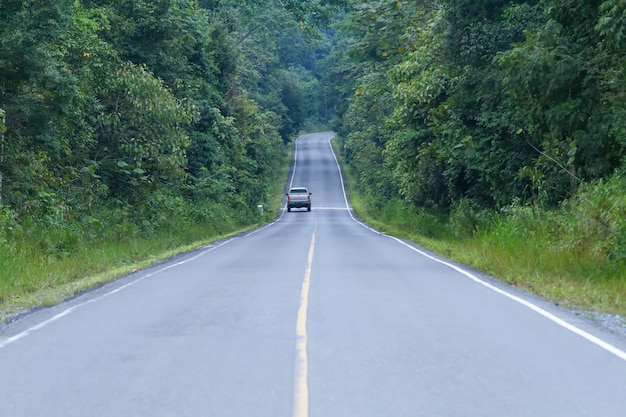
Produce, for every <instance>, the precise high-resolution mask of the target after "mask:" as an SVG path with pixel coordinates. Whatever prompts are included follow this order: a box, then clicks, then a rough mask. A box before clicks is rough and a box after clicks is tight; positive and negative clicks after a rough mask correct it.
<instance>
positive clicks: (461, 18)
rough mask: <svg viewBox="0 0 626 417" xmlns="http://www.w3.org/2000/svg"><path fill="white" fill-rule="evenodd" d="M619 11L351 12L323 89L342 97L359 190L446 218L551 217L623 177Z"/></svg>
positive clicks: (584, 0)
mask: <svg viewBox="0 0 626 417" xmlns="http://www.w3.org/2000/svg"><path fill="white" fill-rule="evenodd" d="M625 13H626V6H625V5H624V3H623V2H618V1H598V0H596V1H588V0H541V1H536V0H533V1H519V0H517V1H513V2H511V1H503V0H481V1H470V0H467V1H464V0H463V1H458V0H455V1H452V0H438V1H432V0H412V1H386V0H369V1H364V2H358V3H356V4H355V5H354V7H353V8H352V9H351V11H350V13H349V14H348V16H347V18H346V19H345V20H344V22H343V23H342V25H341V26H340V27H339V28H338V31H339V34H338V36H337V37H336V40H335V46H334V49H333V56H334V59H333V60H332V63H331V62H329V63H328V64H327V65H328V74H327V78H326V80H325V81H326V82H327V83H328V84H329V85H325V86H324V90H327V91H332V92H335V93H336V92H338V93H339V94H341V98H342V99H341V101H337V100H336V99H331V100H329V101H328V103H329V105H333V106H334V107H335V108H336V110H337V114H336V119H335V129H336V130H337V131H338V132H339V133H340V135H341V137H342V140H343V146H344V148H345V151H346V156H347V160H348V162H349V164H350V165H352V166H353V168H354V169H355V171H356V173H357V175H358V178H359V181H360V182H359V183H360V184H361V185H362V186H363V187H364V189H365V190H366V191H367V192H369V193H370V194H371V195H372V196H373V198H374V199H376V198H377V197H376V196H382V197H383V198H380V201H384V199H386V198H389V197H396V198H402V199H404V200H406V201H407V202H410V204H411V205H413V206H415V207H418V208H419V207H422V208H435V209H438V210H442V211H444V212H445V211H448V210H450V209H451V208H453V207H455V206H456V205H458V204H459V203H460V202H461V201H465V200H467V201H470V202H471V203H472V204H474V205H475V206H477V207H482V208H499V207H504V206H506V205H508V204H511V203H513V202H526V203H534V204H541V205H546V206H552V205H555V204H558V203H559V202H561V201H563V200H564V199H567V198H570V197H572V196H573V195H575V194H576V192H577V190H578V189H579V187H580V185H581V184H583V183H586V182H589V181H594V180H598V179H602V178H606V177H609V176H612V175H619V174H621V173H623V171H624V162H625V160H624V144H625V143H624V137H626V136H625V133H626V130H625V128H626V126H625V123H624V120H625V118H624V109H625V108H626V107H625V104H626V103H624V97H625V94H624V93H625V83H624V80H625V75H626V73H625V71H624V68H625V67H624V65H623V63H624V58H625V57H624V52H625V49H624V46H623V44H624V43H623V42H622V40H623V36H624V33H625V32H624V28H625V27H626V14H625ZM346 57H347V58H346ZM330 96H331V95H329V97H330ZM335 96H336V94H335Z"/></svg>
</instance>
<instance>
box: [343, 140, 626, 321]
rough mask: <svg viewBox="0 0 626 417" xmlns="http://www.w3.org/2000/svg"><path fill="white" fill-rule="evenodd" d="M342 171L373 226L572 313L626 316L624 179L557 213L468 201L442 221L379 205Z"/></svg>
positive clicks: (395, 204)
mask: <svg viewBox="0 0 626 417" xmlns="http://www.w3.org/2000/svg"><path fill="white" fill-rule="evenodd" d="M337 154H338V155H339V154H340V153H339V152H337ZM342 165H343V167H344V172H345V173H346V176H347V178H348V181H347V183H348V190H349V194H350V199H351V204H352V207H353V208H354V210H355V212H356V213H357V215H358V216H359V217H360V218H362V219H363V220H364V221H365V222H367V223H368V224H370V225H372V226H373V227H374V228H376V229H378V230H380V231H383V232H385V233H388V234H392V235H394V236H398V237H402V238H406V239H409V240H411V241H413V242H416V243H418V244H420V245H422V246H423V247H425V248H428V249H430V250H432V251H434V252H436V253H439V254H441V255H443V256H446V257H447V258H449V259H452V260H454V261H458V262H461V263H463V264H465V265H468V266H471V267H473V268H476V269H478V270H480V271H483V272H485V273H487V274H489V275H492V276H494V277H496V278H498V279H500V280H501V281H503V282H506V283H509V284H512V285H515V286H516V287H518V288H521V289H523V290H525V291H527V292H530V293H532V294H536V295H539V296H541V297H542V298H544V299H547V300H549V301H551V302H554V303H556V304H559V305H562V306H564V307H566V308H571V309H576V310H583V311H594V312H599V313H607V314H616V315H620V316H622V317H625V316H626V302H625V301H626V226H625V225H626V221H625V220H624V219H626V198H625V197H624V195H625V192H624V190H625V189H626V186H625V184H624V180H623V179H621V178H619V177H616V178H614V179H612V180H610V181H607V182H603V183H597V184H592V185H588V186H586V187H583V188H582V189H581V192H580V193H579V195H578V196H577V198H576V199H572V200H571V201H569V202H567V203H565V204H563V205H562V206H561V207H559V208H556V209H551V210H546V209H540V208H538V207H528V206H521V205H513V206H511V207H507V208H506V209H504V210H502V211H499V212H488V211H476V210H473V209H472V207H471V206H470V205H469V203H467V202H462V203H461V204H459V206H458V207H457V208H456V209H455V210H453V211H452V213H450V214H447V215H445V216H437V215H433V214H431V213H427V212H425V211H422V212H420V211H417V210H415V209H414V208H413V207H411V206H410V205H409V204H406V203H404V202H403V201H399V200H398V201H390V202H387V203H384V204H380V202H376V201H375V200H374V199H372V198H369V197H368V196H366V195H364V194H363V193H361V191H360V190H359V189H358V187H355V184H356V182H355V181H354V178H353V177H352V175H351V173H350V169H349V168H346V167H345V164H342Z"/></svg>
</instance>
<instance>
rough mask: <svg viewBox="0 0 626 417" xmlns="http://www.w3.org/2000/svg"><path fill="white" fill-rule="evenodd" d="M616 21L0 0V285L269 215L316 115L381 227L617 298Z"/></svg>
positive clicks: (291, 3) (477, 6) (592, 298)
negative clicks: (292, 151) (296, 146)
mask: <svg viewBox="0 0 626 417" xmlns="http://www.w3.org/2000/svg"><path fill="white" fill-rule="evenodd" d="M625 35H626V3H624V2H623V1H615V0H607V1H600V0H533V1H521V0H513V1H511V0H412V1H402V0H393V1H390V0H366V1H351V0H319V1H298V0H286V1H280V2H275V1H270V0H243V1H234V0H157V1H147V0H131V1H128V0H125V1H121V0H59V1H51V0H37V1H36V0H27V1H15V0H5V1H3V2H2V3H0V39H2V43H0V119H1V120H2V121H3V123H0V266H1V268H0V305H2V306H3V309H8V310H15V309H17V308H19V307H20V306H29V305H34V304H39V303H48V302H55V300H58V299H59V297H61V298H62V297H65V296H67V295H71V294H73V293H75V292H76V291H79V290H80V288H84V287H85V286H89V285H97V284H98V283H100V282H104V281H106V280H108V279H111V277H114V276H118V275H121V274H124V273H127V272H128V271H130V270H132V269H134V268H137V267H141V266H142V265H147V264H149V263H150V262H154V261H155V260H156V259H157V258H159V257H162V256H167V254H169V253H175V252H176V251H179V250H181V248H189V247H195V246H197V245H201V244H203V243H204V242H208V241H210V240H211V239H215V238H217V237H220V236H225V235H228V234H230V233H235V232H236V231H238V230H241V229H242V228H246V227H251V226H254V225H256V224H259V223H261V222H264V221H267V220H268V219H269V218H271V216H273V214H274V213H275V212H276V210H277V209H278V204H279V201H280V198H281V195H282V186H283V184H284V181H285V178H286V177H287V169H288V162H287V161H288V158H287V153H288V150H289V148H290V146H291V144H292V140H293V139H294V138H295V137H296V136H297V135H298V133H299V132H301V131H302V130H306V129H309V130H311V129H312V128H313V126H325V125H326V124H330V125H331V126H332V129H333V130H335V131H336V132H337V140H336V145H337V147H338V149H339V151H340V154H341V155H342V159H343V161H344V163H345V165H346V166H347V171H348V172H349V173H350V177H351V180H350V186H351V189H352V197H353V199H354V202H355V207H356V208H357V210H358V211H359V213H360V214H361V215H362V216H364V217H366V218H367V219H368V220H369V221H371V222H372V223H374V224H376V225H377V226H378V227H380V228H383V229H385V230H390V231H393V232H394V233H397V234H402V235H404V236H408V237H410V238H412V239H414V240H416V241H419V242H421V243H423V244H425V245H427V246H429V247H431V248H433V249H435V250H437V251H439V252H441V253H442V254H444V255H447V256H451V257H453V258H455V259H458V260H461V261H463V262H466V263H468V264H471V265H474V266H476V267H478V268H480V269H482V270H485V271H486V272H489V273H492V274H494V275H496V276H498V277H500V278H502V279H504V280H506V281H508V282H510V283H513V284H515V285H518V286H520V287H522V288H525V289H527V290H529V291H532V292H535V293H538V294H541V295H542V296H545V297H548V298H550V299H553V300H555V301H556V302H559V303H562V304H566V305H568V306H572V307H576V308H583V309H596V310H602V311H610V312H617V313H620V314H626V303H624V302H623V300H624V297H626V278H625V277H626V220H625V219H626V192H625V191H626V159H625V155H626V154H625V152H624V151H625V146H626V66H625V65H624V62H626V44H625V43H624V42H623V40H624V39H625ZM259 204H261V205H264V206H265V215H264V216H260V215H259V212H258V210H257V205H259ZM85 277H88V278H87V279H85ZM59 289H60V290H59Z"/></svg>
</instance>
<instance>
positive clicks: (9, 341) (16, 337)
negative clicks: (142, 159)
mask: <svg viewBox="0 0 626 417" xmlns="http://www.w3.org/2000/svg"><path fill="white" fill-rule="evenodd" d="M272 224H274V223H271V224H269V225H267V226H265V227H269V226H271V225H272ZM259 230H260V229H259ZM257 231H258V230H257ZM257 231H255V232H252V233H250V234H254V233H256V232H257ZM250 234H249V235H250ZM235 239H237V237H233V238H230V239H228V240H225V241H224V242H222V243H220V244H218V245H215V246H211V247H209V248H208V249H206V250H204V251H202V252H200V253H198V254H197V255H195V256H192V257H190V258H187V259H185V260H182V261H180V262H176V263H174V264H170V265H167V266H164V267H163V268H161V269H158V270H156V271H154V272H151V273H149V274H146V275H144V276H141V277H139V278H137V279H135V280H133V281H131V282H129V283H128V284H124V285H122V286H120V287H118V288H115V289H114V290H111V291H109V292H107V293H105V294H102V295H100V296H98V297H95V298H92V299H90V300H87V301H84V302H82V303H80V304H77V305H74V306H72V307H69V308H67V309H65V310H63V311H61V312H60V313H58V314H56V315H55V316H52V317H50V318H49V319H47V320H44V321H42V322H41V323H39V324H36V325H34V326H32V327H30V328H28V329H26V330H24V331H23V332H21V333H18V334H16V335H14V336H11V337H9V338H7V339H5V340H2V341H0V349H2V348H4V347H6V346H8V345H10V344H12V343H14V342H17V341H18V340H20V339H23V338H25V337H26V336H28V335H30V334H31V333H32V332H35V331H37V330H40V329H42V328H44V327H46V326H48V325H49V324H52V323H54V322H55V321H58V320H59V319H61V318H63V317H65V316H67V315H68V314H70V313H72V312H74V311H75V310H77V309H79V308H81V307H83V306H85V305H87V304H90V303H94V302H96V301H99V300H102V299H103V298H105V297H108V296H110V295H112V294H115V293H118V292H120V291H122V290H125V289H126V288H129V287H131V286H133V285H135V284H137V283H139V282H141V281H143V280H145V279H147V278H149V277H152V276H154V275H156V274H159V273H161V272H163V271H167V270H168V269H172V268H175V267H177V266H180V265H184V264H186V263H189V262H191V261H194V260H196V259H198V258H200V257H201V256H204V255H205V254H207V253H209V252H211V251H213V250H215V249H217V248H219V247H222V246H224V245H226V244H228V243H230V242H232V241H233V240H235Z"/></svg>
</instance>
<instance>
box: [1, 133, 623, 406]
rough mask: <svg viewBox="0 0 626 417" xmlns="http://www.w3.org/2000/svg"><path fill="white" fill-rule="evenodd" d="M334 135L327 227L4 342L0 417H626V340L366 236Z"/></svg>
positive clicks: (272, 233) (32, 320)
mask: <svg viewBox="0 0 626 417" xmlns="http://www.w3.org/2000/svg"><path fill="white" fill-rule="evenodd" d="M331 136H332V135H331V134H330V133H321V134H312V135H306V136H303V137H301V138H299V140H298V142H297V152H296V164H295V169H294V172H293V176H292V177H291V178H290V180H289V183H290V184H291V185H295V186H306V187H308V188H309V189H310V191H312V192H313V209H312V211H311V212H307V211H306V210H302V211H299V210H294V211H293V212H291V213H287V212H286V211H284V210H283V211H282V212H281V215H280V218H279V219H278V220H277V221H276V222H273V223H272V224H270V225H268V226H265V227H263V228H260V229H258V230H255V231H254V232H252V233H249V234H246V235H242V236H238V237H235V238H232V239H229V240H225V241H221V242H216V243H214V244H213V245H210V246H208V247H205V248H202V249H199V250H197V251H194V252H191V253H188V254H185V255H183V256H180V257H177V258H175V259H172V260H171V261H169V262H168V263H165V264H160V265H156V266H154V267H152V268H150V269H148V270H144V271H141V272H139V273H136V274H132V275H129V276H128V277H125V278H123V279H121V280H118V281H116V282H114V283H111V284H109V285H106V286H104V287H102V288H99V289H97V290H94V291H90V292H88V293H86V294H84V295H82V296H81V297H78V298H76V299H74V300H72V301H69V302H66V303H63V304H60V305H58V306H55V307H52V308H47V309H43V310H39V311H36V312H33V313H31V314H29V315H27V316H25V317H23V318H21V319H19V320H17V321H15V322H13V323H10V324H8V325H3V326H2V327H0V416H3V417H5V416H6V417H12V416H16V417H37V416H46V417H50V416H63V417H70V416H81V417H83V416H107V417H111V416H124V417H127V416H150V417H155V416H176V417H180V416H220V417H229V416H246V417H248V416H259V417H262V416H267V417H282V416H284V417H308V416H311V417H334V416H336V417H350V416H354V417H369V416H371V417H383V416H390V417H400V416H407V417H409V416H410V417H416V416H424V417H432V416H444V417H452V416H458V417H468V416H469V417H471V416H477V417H488V416H494V417H502V416H507V417H515V416H519V417H525V416H528V417H531V416H532V417H541V416H546V417H548V416H549V417H554V416H567V417H576V416H594V417H596V416H602V417H611V416H615V417H618V416H619V417H623V416H624V413H625V411H624V410H626V353H624V351H625V350H626V344H625V342H624V340H621V339H620V338H618V337H617V336H615V335H613V334H611V333H608V332H606V331H604V330H602V329H599V328H595V327H593V326H592V325H591V324H590V323H587V322H585V321H583V320H582V319H581V318H579V317H578V316H576V315H575V314H573V313H571V312H569V311H567V310H563V309H560V308H558V307H556V306H553V305H551V304H549V303H546V302H544V301H543V300H540V299H537V298H536V297H532V296H530V295H528V294H525V293H523V292H520V291H518V290H516V289H514V288H510V287H507V286H505V285H503V284H501V283H499V282H498V281H496V280H494V279H492V278H490V277H488V276H484V275H482V274H480V273H478V272H476V271H472V270H470V269H468V268H465V267H463V266H462V265H458V264H455V263H453V262H451V261H448V260H446V259H443V258H441V257H439V256H437V255H435V254H432V253H429V252H428V251H425V250H424V249H422V248H419V247H418V246H416V245H414V244H411V243H410V242H405V241H402V240H400V239H396V238H393V237H390V236H385V235H382V234H379V233H377V232H376V231H373V230H371V229H369V228H368V227H367V226H366V225H364V224H362V223H360V222H358V221H357V220H356V219H354V217H353V213H352V212H351V211H350V210H349V208H348V203H347V199H346V197H345V193H344V191H343V187H342V180H341V175H340V172H339V169H338V166H337V163H336V160H335V158H334V156H333V153H332V150H331V147H330V145H329V141H330V138H331Z"/></svg>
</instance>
